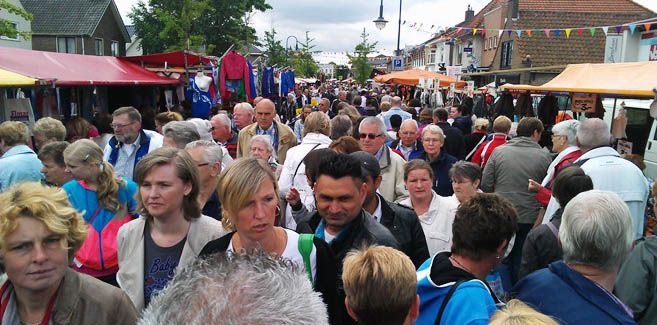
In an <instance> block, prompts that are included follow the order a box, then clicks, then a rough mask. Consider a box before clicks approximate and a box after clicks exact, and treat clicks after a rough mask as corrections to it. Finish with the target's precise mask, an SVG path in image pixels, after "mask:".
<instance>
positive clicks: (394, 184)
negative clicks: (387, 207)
mask: <svg viewBox="0 0 657 325" xmlns="http://www.w3.org/2000/svg"><path fill="white" fill-rule="evenodd" d="M405 163H406V160H404V158H402V157H401V156H400V155H398V154H397V153H395V152H393V151H392V150H390V148H388V147H387V146H385V145H384V146H383V154H382V155H381V159H379V167H381V178H382V180H381V185H380V186H379V193H381V196H383V198H384V199H386V200H388V201H390V202H399V201H401V200H403V199H406V198H407V197H408V190H407V189H406V186H405V185H404V164H405Z"/></svg>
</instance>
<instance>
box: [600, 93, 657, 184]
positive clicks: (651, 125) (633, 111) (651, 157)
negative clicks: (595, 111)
mask: <svg viewBox="0 0 657 325" xmlns="http://www.w3.org/2000/svg"><path fill="white" fill-rule="evenodd" d="M622 103H624V104H625V105H624V106H625V111H626V116H627V127H626V128H625V133H626V134H627V140H628V141H629V142H631V144H632V153H634V154H639V155H642V156H643V159H644V163H645V164H646V169H645V170H644V174H645V175H646V176H648V177H650V178H651V179H657V121H656V120H655V119H653V118H652V117H650V111H649V110H650V104H651V103H652V100H638V99H616V109H615V110H614V99H604V100H603V101H602V105H603V106H604V108H605V116H604V120H605V122H607V124H608V125H609V127H610V128H611V126H612V121H613V118H614V117H616V116H618V112H619V110H620V108H621V104H622Z"/></svg>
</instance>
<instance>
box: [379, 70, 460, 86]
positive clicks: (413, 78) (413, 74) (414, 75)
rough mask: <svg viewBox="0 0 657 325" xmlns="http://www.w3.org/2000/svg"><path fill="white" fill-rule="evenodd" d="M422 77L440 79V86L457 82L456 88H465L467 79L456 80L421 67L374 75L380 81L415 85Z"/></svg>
mask: <svg viewBox="0 0 657 325" xmlns="http://www.w3.org/2000/svg"><path fill="white" fill-rule="evenodd" d="M420 78H424V79H440V87H449V85H450V84H451V83H456V88H463V87H464V86H465V81H461V80H456V79H454V78H452V77H449V76H447V75H444V74H440V73H437V72H432V71H427V70H420V69H411V70H404V71H397V72H393V73H388V74H384V75H380V76H376V77H374V81H376V82H380V83H393V84H398V85H409V86H415V85H417V84H419V83H420Z"/></svg>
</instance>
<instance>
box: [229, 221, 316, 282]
mask: <svg viewBox="0 0 657 325" xmlns="http://www.w3.org/2000/svg"><path fill="white" fill-rule="evenodd" d="M284 230H285V234H286V235H287V243H286V244H285V249H284V250H283V254H282V255H281V257H282V258H284V259H287V260H290V261H292V263H294V264H296V265H297V266H299V267H301V268H302V269H304V270H305V266H304V265H303V256H301V253H300V252H299V234H297V233H296V232H294V231H292V230H289V229H285V228H284ZM227 251H229V252H234V249H233V240H232V239H231V240H230V244H229V245H228V249H227ZM310 266H311V268H312V271H313V281H315V280H316V278H317V248H315V245H313V250H312V252H311V253H310Z"/></svg>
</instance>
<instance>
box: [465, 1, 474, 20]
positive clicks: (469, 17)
mask: <svg viewBox="0 0 657 325" xmlns="http://www.w3.org/2000/svg"><path fill="white" fill-rule="evenodd" d="M472 18H474V10H472V7H470V5H468V10H466V11H465V21H466V22H468V21H470V20H472Z"/></svg>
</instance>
